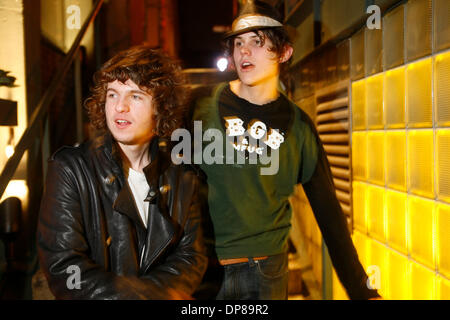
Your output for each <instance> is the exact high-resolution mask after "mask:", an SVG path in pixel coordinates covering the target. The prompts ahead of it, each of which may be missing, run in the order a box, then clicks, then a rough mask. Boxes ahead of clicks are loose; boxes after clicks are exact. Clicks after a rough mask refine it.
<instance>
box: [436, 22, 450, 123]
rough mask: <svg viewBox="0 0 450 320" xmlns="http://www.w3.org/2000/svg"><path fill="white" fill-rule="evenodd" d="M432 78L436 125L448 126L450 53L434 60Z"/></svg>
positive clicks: (449, 112) (449, 116) (449, 109)
mask: <svg viewBox="0 0 450 320" xmlns="http://www.w3.org/2000/svg"><path fill="white" fill-rule="evenodd" d="M449 30H450V29H449ZM434 76H435V79H434V85H435V91H434V95H435V97H436V103H435V110H436V112H435V115H436V116H435V118H436V123H437V124H438V125H439V126H450V90H449V89H448V88H450V52H447V53H443V54H440V55H438V56H437V57H436V58H435V72H434Z"/></svg>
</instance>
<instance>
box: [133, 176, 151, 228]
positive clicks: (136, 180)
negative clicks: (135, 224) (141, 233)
mask: <svg viewBox="0 0 450 320" xmlns="http://www.w3.org/2000/svg"><path fill="white" fill-rule="evenodd" d="M128 184H129V185H130V188H131V192H132V193H133V196H134V200H135V202H136V207H137V208H138V210H139V214H140V215H141V218H142V221H143V222H144V226H145V227H146V228H147V217H148V201H144V200H145V198H147V195H148V192H149V191H150V186H149V185H148V183H147V179H146V178H145V174H144V173H143V172H138V171H135V170H133V169H131V168H130V169H129V170H128Z"/></svg>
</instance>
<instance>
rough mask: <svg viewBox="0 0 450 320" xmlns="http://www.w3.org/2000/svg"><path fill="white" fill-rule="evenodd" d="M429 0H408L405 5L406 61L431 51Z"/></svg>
mask: <svg viewBox="0 0 450 320" xmlns="http://www.w3.org/2000/svg"><path fill="white" fill-rule="evenodd" d="M431 2H432V1H431V0H410V1H408V3H407V5H406V57H407V59H408V61H412V60H414V59H417V58H420V57H423V56H426V55H428V54H430V53H431V23H432V11H431Z"/></svg>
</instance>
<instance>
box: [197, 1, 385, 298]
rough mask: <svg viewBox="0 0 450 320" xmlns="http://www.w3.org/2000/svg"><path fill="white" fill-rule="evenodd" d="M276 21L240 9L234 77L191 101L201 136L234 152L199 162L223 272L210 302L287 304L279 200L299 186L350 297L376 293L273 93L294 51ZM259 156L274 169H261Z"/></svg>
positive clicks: (318, 166) (307, 123)
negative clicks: (212, 134) (213, 136)
mask: <svg viewBox="0 0 450 320" xmlns="http://www.w3.org/2000/svg"><path fill="white" fill-rule="evenodd" d="M281 21H282V20H281V18H280V17H279V15H278V13H277V12H276V11H275V10H274V9H273V8H272V7H271V6H270V5H268V4H266V3H264V2H262V1H249V2H248V3H247V5H246V6H245V7H244V8H243V10H242V11H241V13H240V15H239V17H238V18H237V19H236V20H235V21H234V23H233V26H232V31H231V32H230V33H228V34H227V35H226V39H225V44H226V47H227V49H228V53H229V56H230V59H231V61H232V63H233V66H234V68H235V69H236V72H237V75H238V79H237V80H235V81H231V82H229V83H225V84H221V85H219V86H218V87H216V88H215V89H214V91H213V93H212V94H211V95H210V96H208V97H203V98H201V99H199V100H198V101H197V103H196V106H195V111H194V114H193V120H196V121H201V124H202V130H203V131H207V130H209V129H216V130H219V131H220V132H222V134H223V136H224V137H225V138H224V141H225V146H224V147H225V148H228V147H229V146H230V145H232V147H233V151H234V153H235V154H233V156H232V157H229V155H228V153H227V157H226V161H219V162H217V161H216V162H215V163H212V164H206V163H202V164H200V167H201V169H202V170H203V171H204V172H205V174H206V176H207V181H208V205H209V211H210V215H211V219H212V222H213V229H214V230H213V232H214V241H215V251H216V254H217V257H218V260H219V263H220V265H222V266H223V269H224V279H223V281H222V284H221V287H220V290H219V293H218V296H217V299H286V298H287V284H288V256H287V247H288V246H287V240H288V236H289V230H290V219H291V214H292V212H291V207H290V204H289V200H288V197H289V196H290V195H291V194H292V192H293V190H294V186H295V185H296V184H298V183H301V184H302V185H303V187H304V190H305V193H306V195H307V197H308V199H309V201H310V204H311V206H312V209H313V211H314V214H315V217H316V220H317V222H318V225H319V227H320V230H321V232H322V234H323V237H324V239H325V242H326V244H327V247H328V250H329V253H330V256H331V259H332V262H333V265H334V267H335V269H336V271H337V274H338V276H339V279H340V280H341V282H342V283H343V285H344V287H345V288H346V290H347V293H348V294H349V297H350V298H351V299H370V298H375V297H378V294H377V292H376V290H371V289H369V288H368V286H367V284H366V283H367V275H366V273H365V271H364V269H363V267H362V265H361V263H360V262H359V260H358V256H357V253H356V250H355V248H354V246H353V243H352V240H351V237H350V234H349V232H348V229H347V223H346V219H345V216H344V214H343V213H342V210H341V207H340V205H339V202H338V200H337V198H336V195H335V189H334V185H333V179H332V176H331V172H330V169H329V165H328V161H327V158H326V154H325V151H324V149H323V146H322V144H321V142H320V140H319V137H318V135H317V132H316V130H315V127H314V124H313V122H312V121H311V120H310V118H309V117H308V116H307V115H306V113H304V112H303V111H302V110H301V109H300V108H299V107H297V106H296V105H295V104H294V103H293V102H291V101H290V100H288V98H287V97H286V96H284V95H283V94H282V93H280V91H279V90H278V85H279V74H280V67H281V66H282V64H283V63H286V62H287V61H288V60H289V59H290V57H291V55H292V51H293V49H292V46H291V45H290V43H289V40H288V36H287V33H286V31H285V30H284V28H283V25H282V23H281ZM236 159H237V160H236ZM255 159H256V160H257V161H255ZM267 159H270V162H271V165H272V167H274V168H275V169H276V170H272V171H270V170H269V171H264V170H263V169H267V163H268V162H267ZM252 160H253V161H252ZM274 162H276V163H274Z"/></svg>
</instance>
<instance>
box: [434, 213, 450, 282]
mask: <svg viewBox="0 0 450 320" xmlns="http://www.w3.org/2000/svg"><path fill="white" fill-rule="evenodd" d="M436 230H437V239H436V240H437V250H436V254H437V257H436V260H437V262H438V270H439V273H441V274H443V275H445V276H446V277H447V278H449V279H450V206H449V205H445V204H438V207H437V226H436Z"/></svg>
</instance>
